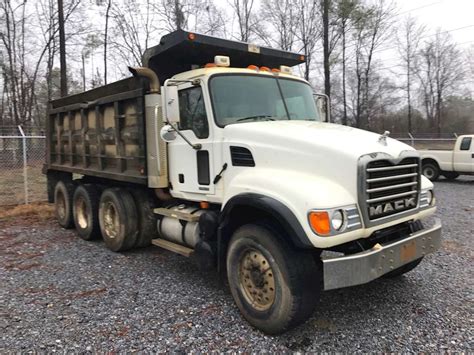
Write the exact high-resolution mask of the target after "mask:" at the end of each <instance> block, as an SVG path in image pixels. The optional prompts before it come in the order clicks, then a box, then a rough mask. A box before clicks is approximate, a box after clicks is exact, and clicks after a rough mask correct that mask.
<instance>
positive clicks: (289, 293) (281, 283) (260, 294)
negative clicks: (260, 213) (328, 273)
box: [227, 224, 322, 334]
mask: <svg viewBox="0 0 474 355" xmlns="http://www.w3.org/2000/svg"><path fill="white" fill-rule="evenodd" d="M318 266H319V265H317V262H316V261H315V259H314V257H313V255H312V254H310V253H309V252H303V251H297V250H295V249H294V248H293V247H292V246H291V245H289V244H288V242H286V241H285V239H284V238H282V237H281V236H280V234H279V233H278V232H276V231H275V230H273V229H272V228H271V227H269V226H266V225H265V226H264V225H255V224H247V225H244V226H242V227H240V228H239V229H238V230H237V231H236V232H235V233H234V235H233V236H232V239H231V241H230V243H229V248H228V251H227V277H228V281H229V286H230V290H231V292H232V296H233V298H234V301H235V303H236V304H237V307H238V308H239V309H240V312H241V313H242V315H243V316H244V317H245V319H246V320H247V321H248V322H249V323H250V324H251V325H252V326H254V327H256V328H258V329H260V330H262V331H263V332H265V333H267V334H279V333H282V332H284V331H287V330H289V329H291V328H294V327H296V326H297V325H299V324H301V323H303V322H305V321H306V320H307V319H308V318H309V317H310V316H311V314H312V313H313V311H314V309H315V307H316V304H317V302H318V301H319V296H320V293H321V290H322V272H321V270H322V268H321V267H318Z"/></svg>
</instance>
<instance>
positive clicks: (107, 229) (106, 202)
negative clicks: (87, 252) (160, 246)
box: [99, 188, 138, 251]
mask: <svg viewBox="0 0 474 355" xmlns="http://www.w3.org/2000/svg"><path fill="white" fill-rule="evenodd" d="M99 224H100V231H101V233H102V237H103V238H104V242H105V245H106V246H107V248H109V249H110V250H113V251H123V250H127V249H130V248H132V247H133V246H134V245H135V242H136V239H137V230H138V223H137V209H136V206H135V202H134V201H133V198H132V195H131V194H130V192H128V191H127V190H124V189H120V188H111V189H107V190H105V191H104V192H103V193H102V196H101V197H100V204H99Z"/></svg>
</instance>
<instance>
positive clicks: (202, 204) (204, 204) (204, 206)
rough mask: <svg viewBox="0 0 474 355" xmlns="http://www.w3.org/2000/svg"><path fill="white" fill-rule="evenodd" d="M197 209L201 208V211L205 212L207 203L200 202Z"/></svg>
mask: <svg viewBox="0 0 474 355" xmlns="http://www.w3.org/2000/svg"><path fill="white" fill-rule="evenodd" d="M199 207H201V208H202V209H203V210H207V209H208V208H209V202H207V201H201V202H200V203H199Z"/></svg>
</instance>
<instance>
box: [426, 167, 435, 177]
mask: <svg viewBox="0 0 474 355" xmlns="http://www.w3.org/2000/svg"><path fill="white" fill-rule="evenodd" d="M423 175H425V176H426V177H427V178H428V179H431V178H433V176H434V170H433V169H432V168H431V167H426V168H425V169H424V170H423Z"/></svg>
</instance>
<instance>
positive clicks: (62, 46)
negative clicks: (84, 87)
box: [58, 0, 67, 96]
mask: <svg viewBox="0 0 474 355" xmlns="http://www.w3.org/2000/svg"><path fill="white" fill-rule="evenodd" d="M64 25H65V21H64V9H63V0H58V26H59V60H60V62H61V64H60V67H61V96H66V95H67V74H66V73H67V68H66V33H65V30H64Z"/></svg>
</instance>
